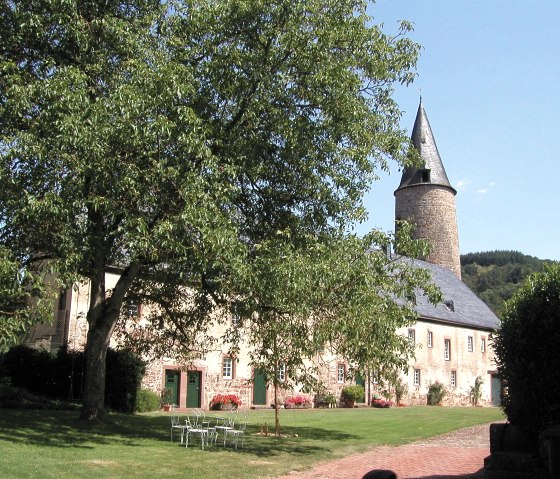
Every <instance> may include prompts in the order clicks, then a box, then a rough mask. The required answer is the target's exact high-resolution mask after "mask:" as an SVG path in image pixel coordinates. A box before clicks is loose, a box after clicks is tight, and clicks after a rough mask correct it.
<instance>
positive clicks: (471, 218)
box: [356, 0, 560, 261]
mask: <svg viewBox="0 0 560 479" xmlns="http://www.w3.org/2000/svg"><path fill="white" fill-rule="evenodd" d="M369 13H370V15H372V16H373V17H374V23H376V24H379V23H383V25H384V26H383V30H384V31H385V32H386V33H388V34H396V33H397V29H398V21H399V20H402V19H405V20H408V21H411V22H412V23H413V24H414V31H413V32H411V33H410V34H409V35H408V36H409V37H410V38H412V39H413V40H415V41H417V42H418V43H420V44H421V45H422V47H423V48H422V51H421V54H420V59H419V62H418V68H417V74H418V76H417V79H416V80H415V82H414V83H413V84H412V85H410V86H408V87H401V86H400V85H399V86H397V87H396V88H395V95H394V98H395V99H396V100H397V102H398V103H399V105H400V107H401V109H402V110H403V111H404V114H403V117H402V122H401V126H402V127H403V128H405V129H406V130H407V131H408V132H409V133H410V132H411V131H412V126H413V124H414V119H415V117H416V112H417V109H418V104H419V98H420V94H421V95H422V102H423V105H424V108H425V110H426V113H427V115H428V119H429V121H430V125H431V127H432V131H433V133H434V136H435V140H436V143H437V145H438V149H439V152H440V155H441V158H442V161H443V164H444V166H445V169H446V171H447V176H448V177H449V180H450V182H451V184H452V186H453V187H454V188H455V189H456V190H457V196H456V202H457V218H458V227H459V238H460V249H461V253H462V254H465V253H473V252H481V251H493V250H515V251H520V252H521V253H524V254H527V255H531V256H536V257H538V258H540V259H552V260H557V261H558V260H560V134H559V133H560V30H559V29H558V25H559V24H560V1H558V0H485V1H482V0H469V1H467V0H453V1H450V0H423V1H420V0H378V1H377V2H376V3H374V4H372V5H371V6H370V8H369ZM400 176H401V173H400V172H399V171H398V169H397V167H396V165H393V168H392V171H391V173H390V174H389V175H384V174H382V175H381V179H380V180H379V181H377V182H375V183H374V184H373V185H372V187H371V190H370V192H369V193H368V194H367V195H366V197H365V206H366V208H367V209H368V212H369V218H368V220H367V221H366V222H365V223H363V224H361V225H359V226H358V227H357V229H356V231H357V233H359V234H363V233H365V232H367V231H369V230H370V229H373V228H380V229H383V230H385V231H390V230H392V229H393V221H394V195H393V192H394V190H395V189H396V188H397V187H398V185H399V182H400Z"/></svg>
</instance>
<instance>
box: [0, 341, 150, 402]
mask: <svg viewBox="0 0 560 479" xmlns="http://www.w3.org/2000/svg"><path fill="white" fill-rule="evenodd" d="M83 356H84V353H83V352H67V351H66V350H65V349H63V348H62V349H61V350H59V351H58V353H57V354H56V355H54V354H51V353H49V352H47V351H44V350H37V349H34V348H30V347H28V346H14V347H12V348H11V349H10V350H9V351H8V352H7V353H6V354H5V355H4V357H3V360H2V363H3V370H4V371H5V374H6V375H7V376H8V377H9V378H10V380H11V382H12V384H13V385H14V386H16V387H20V388H24V389H26V390H28V391H30V392H31V393H34V394H37V395H41V396H46V397H49V398H54V399H66V400H68V399H79V398H81V395H82V391H81V387H82V381H83V365H84V357H83ZM144 371H145V365H144V363H143V361H141V360H140V359H139V358H138V357H137V356H135V355H134V354H132V353H131V352H130V351H126V350H113V349H109V351H108V354H107V374H106V381H107V383H106V384H107V387H106V398H105V400H106V404H107V407H109V408H111V409H112V410H115V411H120V412H134V409H135V407H136V401H137V399H136V392H137V389H138V388H139V386H140V381H141V380H142V376H143V375H144Z"/></svg>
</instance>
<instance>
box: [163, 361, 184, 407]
mask: <svg viewBox="0 0 560 479" xmlns="http://www.w3.org/2000/svg"><path fill="white" fill-rule="evenodd" d="M179 378H180V376H179V371H173V370H171V369H166V370H165V387H166V388H167V389H169V390H170V391H171V395H170V397H169V401H170V403H171V404H175V405H179Z"/></svg>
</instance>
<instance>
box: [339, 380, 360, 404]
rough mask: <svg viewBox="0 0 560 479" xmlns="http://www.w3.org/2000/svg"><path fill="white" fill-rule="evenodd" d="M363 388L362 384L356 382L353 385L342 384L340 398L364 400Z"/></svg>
mask: <svg viewBox="0 0 560 479" xmlns="http://www.w3.org/2000/svg"><path fill="white" fill-rule="evenodd" d="M364 397H365V390H364V387H363V386H360V385H359V384H356V385H354V386H344V387H343V388H342V398H343V399H344V400H345V401H356V402H361V401H363V400H364Z"/></svg>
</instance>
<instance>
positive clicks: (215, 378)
mask: <svg viewBox="0 0 560 479" xmlns="http://www.w3.org/2000/svg"><path fill="white" fill-rule="evenodd" d="M412 142H413V145H414V147H415V148H416V149H417V150H418V151H419V152H420V156H421V157H422V159H423V161H424V163H423V165H422V167H420V168H407V169H405V171H404V172H403V175H402V179H401V183H400V185H399V187H398V188H397V190H396V191H395V198H396V206H395V215H396V219H408V220H410V221H412V222H413V223H414V224H415V225H416V229H415V235H416V236H417V237H418V238H424V239H428V240H429V241H430V243H431V244H432V246H433V252H432V253H431V254H430V256H429V257H427V258H425V261H419V260H410V259H408V258H404V257H401V258H396V260H397V261H411V262H413V264H414V265H417V266H418V267H422V268H427V269H428V270H429V271H430V272H431V274H432V278H433V281H434V282H435V283H436V284H437V285H438V286H439V288H440V289H441V291H442V293H443V297H444V303H443V304H439V305H437V306H434V305H432V304H429V303H428V301H427V300H426V298H425V297H423V296H421V295H419V296H418V297H417V298H415V301H416V309H417V312H418V314H419V318H418V321H417V322H416V323H415V324H414V325H413V326H411V327H409V328H406V329H403V330H402V331H400V333H401V334H403V335H405V336H406V337H408V338H409V341H411V342H413V343H414V345H415V358H414V359H412V360H411V362H410V367H409V370H408V373H407V374H403V376H402V380H403V382H404V383H405V384H406V385H407V386H408V393H407V395H406V396H405V397H404V399H403V402H404V403H405V404H425V403H426V395H427V392H428V388H429V386H430V384H432V383H434V382H436V381H439V382H441V383H442V384H443V385H444V386H445V387H446V389H447V390H448V395H447V397H446V400H445V402H444V404H451V405H458V404H462V405H468V404H469V400H470V390H471V388H472V387H473V386H474V384H475V380H476V378H477V377H481V378H482V379H483V381H484V383H483V386H482V397H481V400H480V404H483V405H489V404H497V403H499V397H500V387H501V386H500V381H499V378H498V377H497V375H496V367H495V363H494V352H493V350H492V343H491V334H492V331H493V330H494V329H495V328H496V327H497V324H498V320H497V318H496V316H495V315H494V314H493V313H492V311H491V310H490V309H489V308H488V307H487V306H486V304H484V302H483V301H481V300H480V299H479V298H478V297H477V296H476V295H475V294H474V293H473V292H472V291H471V290H470V289H469V288H468V287H467V286H466V285H465V284H464V283H463V282H462V281H461V279H460V278H461V268H460V255H459V237H458V232H457V219H456V209H455V194H456V191H455V189H453V187H452V186H451V184H450V183H449V180H448V178H447V174H446V172H445V168H444V167H443V163H442V161H441V158H440V155H439V152H438V150H437V146H436V143H435V140H434V136H433V133H432V130H431V128H430V124H429V122H428V118H427V116H426V112H425V111H424V107H423V106H422V103H420V106H419V108H418V114H417V116H416V121H415V124H414V128H413V132H412ZM118 274H119V272H118V270H111V271H108V272H107V276H106V283H107V288H108V289H110V288H111V287H112V286H113V285H114V284H115V283H116V281H117V279H118ZM88 306H89V284H88V283H82V284H77V285H75V287H74V288H70V289H68V290H67V291H65V292H64V293H63V294H61V296H60V301H59V304H58V306H57V310H56V312H55V315H56V321H55V323H54V324H53V326H46V325H41V326H38V327H37V328H36V329H35V330H34V331H33V332H32V334H31V339H30V342H31V343H33V344H36V345H38V346H42V347H45V348H47V349H56V348H58V347H60V346H67V347H68V348H69V349H78V350H79V349H83V348H84V346H85V341H86V333H87V322H86V313H87V309H88ZM128 315H129V318H130V319H129V320H130V321H141V320H142V315H143V308H142V305H137V306H136V305H135V306H131V308H130V311H128ZM235 320H236V318H234V317H232V318H231V321H235ZM226 327H227V326H226V325H221V326H216V331H215V333H216V335H217V336H220V335H221V334H222V333H223V330H225V328H226ZM227 351H228V348H227V345H224V346H223V347H221V348H218V349H216V350H215V351H213V352H211V353H209V354H207V355H206V357H205V358H204V359H203V360H199V361H194V362H193V363H190V364H184V365H180V364H176V363H175V362H174V361H172V360H166V359H165V358H164V359H161V360H157V361H153V362H151V363H150V364H149V367H148V370H147V373H146V375H145V377H144V381H143V383H144V386H145V387H148V388H150V389H153V390H154V391H158V392H159V391H161V390H162V389H163V388H169V389H171V391H172V398H173V402H174V403H175V404H176V405H178V406H179V407H181V408H190V407H202V408H207V407H208V406H209V404H210V401H211V399H212V397H213V396H214V394H217V393H223V394H237V395H238V396H239V397H240V398H241V400H242V402H243V405H244V406H252V407H256V406H266V405H270V404H271V403H272V402H273V391H272V388H271V387H269V385H268V384H267V381H266V377H265V376H264V375H263V374H262V373H261V372H260V371H258V370H254V369H253V368H252V367H251V366H250V365H249V358H248V354H247V350H246V349H245V351H244V350H243V349H242V350H241V352H240V353H239V354H238V355H237V356H236V357H231V356H229V355H228V352H227ZM318 354H319V353H318ZM320 354H321V355H322V356H323V359H325V356H326V355H327V353H326V352H324V353H320ZM317 359H318V358H310V360H311V361H313V360H317ZM326 359H327V361H321V364H324V366H323V373H322V379H323V380H324V382H325V383H326V385H327V388H328V389H329V390H330V391H331V392H332V393H334V394H335V395H338V394H339V393H340V390H341V389H342V387H343V386H344V385H345V384H348V382H349V379H348V371H349V365H348V364H347V362H346V361H345V359H344V358H337V357H336V356H329V357H326ZM279 374H280V375H281V374H282V372H281V371H279ZM366 376H367V377H361V376H360V377H357V378H354V379H352V382H354V383H355V382H358V383H360V384H363V385H364V386H365V388H366V397H368V398H371V397H372V396H373V395H374V394H379V393H381V386H380V385H379V384H377V382H376V378H375V371H369V372H368V373H367V374H366ZM291 393H292V392H291V391H284V393H283V396H284V395H289V394H291Z"/></svg>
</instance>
